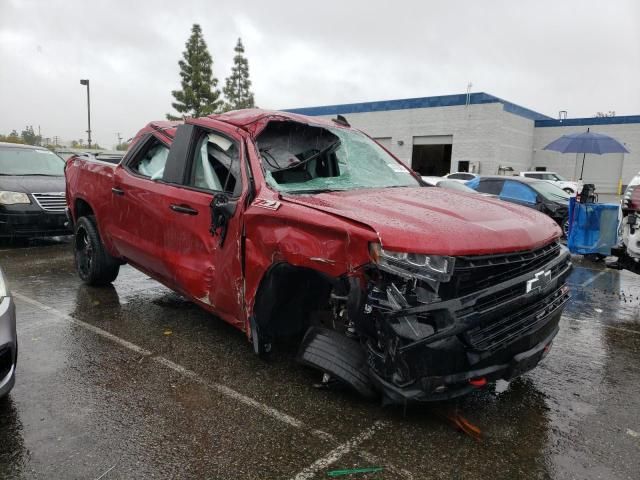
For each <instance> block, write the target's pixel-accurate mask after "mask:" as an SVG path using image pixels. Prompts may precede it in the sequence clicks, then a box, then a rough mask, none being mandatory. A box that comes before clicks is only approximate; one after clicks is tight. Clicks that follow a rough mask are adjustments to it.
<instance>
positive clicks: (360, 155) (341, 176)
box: [257, 121, 420, 193]
mask: <svg viewBox="0 0 640 480" xmlns="http://www.w3.org/2000/svg"><path fill="white" fill-rule="evenodd" d="M257 143H258V148H259V150H260V155H261V157H262V165H263V170H264V172H265V177H266V180H267V183H268V184H269V185H270V186H271V187H272V188H274V189H276V190H279V191H281V192H288V193H318V192H324V191H335V190H353V189H359V188H387V187H417V186H419V185H420V184H419V182H418V180H416V179H415V178H414V177H413V175H411V172H410V171H409V170H408V169H407V168H406V167H405V166H403V165H401V164H400V163H398V162H397V161H396V160H395V159H394V158H393V157H392V156H391V155H389V154H388V153H387V152H386V151H385V150H384V149H383V148H382V147H380V145H378V144H377V143H376V142H375V141H373V140H371V139H370V138H368V137H367V136H366V135H363V134H361V133H359V132H356V131H354V130H347V129H344V128H332V127H320V126H313V125H307V124H303V123H297V122H282V121H277V122H271V123H269V124H268V125H267V127H266V128H265V129H264V131H263V132H262V133H261V134H260V135H259V136H258V138H257Z"/></svg>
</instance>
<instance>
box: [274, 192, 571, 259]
mask: <svg viewBox="0 0 640 480" xmlns="http://www.w3.org/2000/svg"><path fill="white" fill-rule="evenodd" d="M283 195H284V194H283ZM283 200H285V201H287V202H292V203H296V204H298V205H304V206H307V207H311V208H314V209H316V210H320V211H324V212H327V213H330V214H333V215H337V216H340V217H343V218H345V219H349V220H352V221H355V222H357V223H360V224H365V225H367V226H368V227H369V228H371V229H372V230H373V231H374V232H375V233H376V234H377V236H378V238H379V240H380V242H381V243H382V246H383V247H384V248H386V249H389V250H398V251H405V252H414V253H430V254H438V255H451V256H456V255H483V254H494V253H507V252H517V251H522V250H530V249H534V248H537V247H540V246H543V245H546V244H548V243H549V242H551V241H553V240H554V239H557V238H559V237H560V236H561V231H560V229H559V227H558V225H557V223H556V222H554V221H553V220H552V219H550V218H549V217H547V216H546V215H543V214H541V213H539V212H537V211H535V210H533V209H530V208H527V207H521V206H519V205H513V204H510V203H507V202H503V201H501V200H497V199H491V198H487V197H483V196H481V195H477V194H466V193H459V192H453V191H450V190H449V191H448V190H446V189H443V188H428V187H415V188H413V187H404V188H385V189H358V190H351V191H348V192H327V193H320V194H314V195H286V196H284V197H283Z"/></svg>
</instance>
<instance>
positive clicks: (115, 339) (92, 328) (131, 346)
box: [11, 292, 151, 357]
mask: <svg viewBox="0 0 640 480" xmlns="http://www.w3.org/2000/svg"><path fill="white" fill-rule="evenodd" d="M11 293H12V294H13V296H14V297H16V298H19V299H20V300H22V301H23V302H25V303H28V304H30V305H33V306H34V307H38V308H39V309H41V310H44V311H45V312H49V313H52V314H54V315H55V316H56V317H58V318H60V319H63V320H66V321H68V322H69V323H72V324H74V325H78V326H79V327H82V328H84V329H86V330H89V331H91V332H93V333H96V334H98V335H100V336H101V337H104V338H107V339H109V340H111V341H112V342H115V343H117V344H119V345H121V346H123V347H125V348H128V349H129V350H132V351H134V352H136V353H137V354H139V355H143V356H145V357H146V356H149V355H151V352H150V351H149V350H145V349H144V348H142V347H139V346H138V345H136V344H134V343H131V342H128V341H127V340H125V339H123V338H120V337H117V336H116V335H114V334H112V333H109V332H107V331H106V330H103V329H101V328H99V327H96V326H94V325H91V324H90V323H86V322H83V321H82V320H77V319H75V318H73V317H71V316H69V315H66V314H64V313H62V312H61V311H59V310H56V309H55V308H53V307H50V306H48V305H45V304H44V303H41V302H39V301H37V300H34V299H33V298H29V297H27V296H25V295H22V294H21V293H18V292H11Z"/></svg>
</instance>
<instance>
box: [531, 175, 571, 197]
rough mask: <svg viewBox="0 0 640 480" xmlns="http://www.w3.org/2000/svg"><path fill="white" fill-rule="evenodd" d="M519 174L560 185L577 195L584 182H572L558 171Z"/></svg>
mask: <svg viewBox="0 0 640 480" xmlns="http://www.w3.org/2000/svg"><path fill="white" fill-rule="evenodd" d="M519 176H521V177H525V178H533V179H536V180H546V181H547V182H551V183H553V184H554V185H556V186H557V187H560V188H561V189H562V190H564V191H565V192H567V193H568V194H569V195H575V194H577V193H579V192H580V191H581V190H582V182H572V181H570V180H567V179H566V178H563V177H561V176H560V175H558V174H557V173H556V172H520V173H519Z"/></svg>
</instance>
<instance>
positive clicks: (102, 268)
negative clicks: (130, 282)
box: [73, 216, 120, 286]
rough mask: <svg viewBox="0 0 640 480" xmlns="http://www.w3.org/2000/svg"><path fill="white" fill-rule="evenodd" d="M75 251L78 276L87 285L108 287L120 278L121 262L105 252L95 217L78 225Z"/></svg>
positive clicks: (81, 220) (82, 220) (83, 218)
mask: <svg viewBox="0 0 640 480" xmlns="http://www.w3.org/2000/svg"><path fill="white" fill-rule="evenodd" d="M73 251H74V257H75V262H76V270H77V271H78V276H79V277H80V279H81V280H82V281H83V282H84V283H86V284H87V285H93V286H99V285H108V284H109V283H111V282H113V281H114V280H115V279H116V277H117V276H118V272H119V271H120V262H118V259H117V258H114V257H112V256H111V255H109V253H108V252H107V251H106V250H105V248H104V245H103V244H102V240H100V234H99V233H98V228H97V227H96V222H95V218H94V217H92V216H90V217H81V218H80V219H79V220H78V222H77V223H76V226H75V238H74V241H73Z"/></svg>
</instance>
